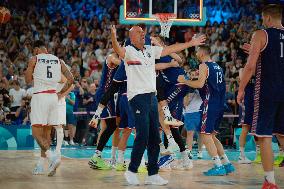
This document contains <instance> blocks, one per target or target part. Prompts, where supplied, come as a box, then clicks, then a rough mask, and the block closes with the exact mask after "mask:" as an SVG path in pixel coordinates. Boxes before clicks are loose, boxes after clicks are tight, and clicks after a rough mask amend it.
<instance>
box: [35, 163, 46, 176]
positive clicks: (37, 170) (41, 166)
mask: <svg viewBox="0 0 284 189" xmlns="http://www.w3.org/2000/svg"><path fill="white" fill-rule="evenodd" d="M43 174H44V162H42V161H40V160H39V161H38V163H37V164H36V167H35V168H34V170H33V175H43Z"/></svg>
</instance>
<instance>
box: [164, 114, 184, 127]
mask: <svg viewBox="0 0 284 189" xmlns="http://www.w3.org/2000/svg"><path fill="white" fill-rule="evenodd" d="M164 124H166V125H171V126H177V127H179V126H182V125H183V122H182V121H179V120H177V119H175V118H173V117H172V116H171V117H168V116H166V117H165V119H164Z"/></svg>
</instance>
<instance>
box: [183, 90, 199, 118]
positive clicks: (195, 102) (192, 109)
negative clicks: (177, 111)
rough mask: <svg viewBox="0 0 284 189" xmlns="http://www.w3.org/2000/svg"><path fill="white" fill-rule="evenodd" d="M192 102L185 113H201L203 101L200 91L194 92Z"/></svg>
mask: <svg viewBox="0 0 284 189" xmlns="http://www.w3.org/2000/svg"><path fill="white" fill-rule="evenodd" d="M190 97H191V100H190V102H189V104H188V105H187V106H186V107H185V110H184V113H195V112H199V111H200V106H201V104H202V99H201V97H200V95H199V92H198V90H194V92H193V93H192V95H191V96H190Z"/></svg>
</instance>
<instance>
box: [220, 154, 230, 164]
mask: <svg viewBox="0 0 284 189" xmlns="http://www.w3.org/2000/svg"><path fill="white" fill-rule="evenodd" d="M221 160H223V161H224V164H225V165H227V164H229V163H231V162H230V160H229V159H228V157H227V155H226V154H224V155H222V156H221Z"/></svg>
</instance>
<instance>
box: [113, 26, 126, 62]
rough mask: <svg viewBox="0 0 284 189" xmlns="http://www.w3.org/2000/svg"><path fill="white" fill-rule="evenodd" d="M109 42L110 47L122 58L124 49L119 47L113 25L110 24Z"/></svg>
mask: <svg viewBox="0 0 284 189" xmlns="http://www.w3.org/2000/svg"><path fill="white" fill-rule="evenodd" d="M111 42H112V48H113V50H114V51H115V52H116V54H118V56H119V57H120V58H122V59H124V56H125V49H124V48H123V47H121V46H120V45H119V43H118V41H117V37H116V28H115V25H112V26H111Z"/></svg>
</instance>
